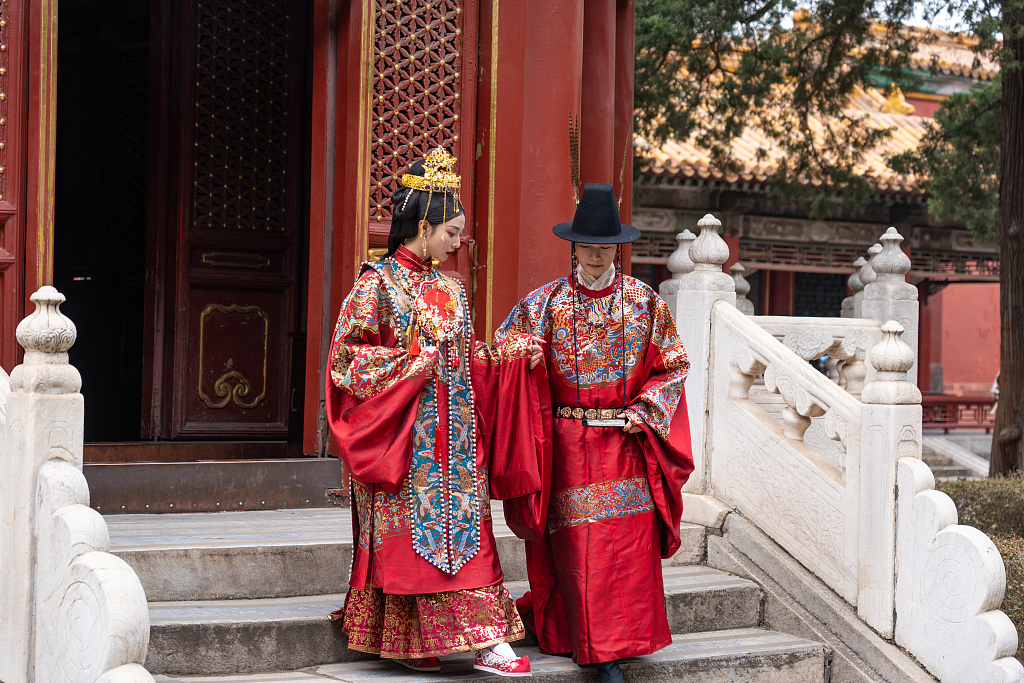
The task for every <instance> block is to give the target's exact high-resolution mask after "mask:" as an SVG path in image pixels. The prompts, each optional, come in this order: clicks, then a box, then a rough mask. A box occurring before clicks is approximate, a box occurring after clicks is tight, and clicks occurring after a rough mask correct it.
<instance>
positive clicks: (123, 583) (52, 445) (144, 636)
mask: <svg viewBox="0 0 1024 683" xmlns="http://www.w3.org/2000/svg"><path fill="white" fill-rule="evenodd" d="M31 300H32V301H33V302H34V303H35V305H36V310H35V312H34V313H32V314H31V315H30V316H28V317H27V318H26V319H25V320H23V321H22V322H21V324H20V325H18V330H17V337H18V341H19V342H20V343H21V345H22V346H23V347H24V348H25V362H24V363H23V364H22V365H19V366H18V367H16V368H15V369H14V371H13V372H12V373H11V377H10V393H9V394H7V396H6V409H5V413H6V414H5V420H4V421H3V423H2V429H0V516H2V521H0V529H2V532H0V533H2V534H3V536H2V539H0V541H2V542H0V614H2V615H3V618H2V619H0V648H2V650H0V680H3V681H4V683H44V682H45V683H71V682H74V683H114V682H115V681H116V682H117V683H143V682H145V683H151V682H152V681H153V678H152V676H150V675H149V673H148V672H147V671H146V670H145V669H144V668H143V667H142V665H141V662H143V661H144V660H145V656H146V648H147V645H148V642H149V611H148V607H147V604H146V595H145V592H144V591H143V589H142V584H141V583H140V582H139V579H138V577H137V576H136V575H135V572H134V571H132V569H131V567H129V566H128V565H127V564H126V563H125V562H124V561H123V560H121V559H119V558H117V557H114V556H113V555H111V554H109V553H107V552H106V551H107V550H109V545H110V540H109V536H108V534H107V527H106V523H105V522H104V521H103V518H102V517H101V516H100V515H99V513H97V512H96V511H95V510H92V509H90V508H89V507H88V505H89V489H88V485H87V484H86V481H85V477H84V476H83V475H82V433H83V420H84V401H83V398H82V395H81V394H80V393H79V389H80V388H81V385H82V379H81V376H80V375H79V374H78V371H77V370H76V369H75V368H74V367H73V366H72V365H70V364H69V363H68V353H67V352H68V349H69V348H71V345H72V344H74V342H75V336H76V330H75V326H74V324H73V323H72V322H71V321H70V320H68V318H66V317H65V316H64V315H63V314H62V313H61V312H60V304H61V303H62V302H63V301H64V296H63V295H61V294H60V293H59V292H58V291H57V290H56V289H54V288H53V287H49V286H47V287H42V288H40V289H39V291H37V292H36V293H35V294H33V295H32V297H31Z"/></svg>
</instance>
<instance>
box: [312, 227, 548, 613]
mask: <svg viewBox="0 0 1024 683" xmlns="http://www.w3.org/2000/svg"><path fill="white" fill-rule="evenodd" d="M442 280H445V281H447V285H449V286H448V288H447V291H449V292H453V293H454V296H453V299H454V301H453V306H460V307H462V309H463V310H464V309H465V301H464V300H463V299H462V296H464V295H462V293H461V288H460V287H459V285H458V283H456V282H455V281H453V280H450V278H447V277H446V276H444V275H442V274H440V273H439V272H438V271H436V270H434V269H432V268H431V267H430V266H429V265H428V264H426V263H425V262H424V261H423V260H421V259H419V258H417V257H416V256H415V255H413V254H412V253H411V252H409V251H408V250H406V249H405V248H404V247H403V248H401V249H400V250H399V252H398V253H397V254H396V255H395V257H394V258H393V259H385V260H384V261H382V262H380V263H377V264H369V265H367V266H365V267H364V269H363V271H362V273H361V275H360V277H359V279H358V281H357V282H356V284H355V286H354V287H353V289H352V291H351V293H350V294H349V295H348V297H347V298H346V299H345V302H344V304H343V305H342V309H341V313H340V315H339V317H338V324H337V328H336V330H335V334H334V340H333V343H332V345H331V355H330V373H329V377H328V378H327V413H328V419H329V421H330V426H331V429H332V430H333V433H334V435H335V437H336V438H337V441H338V443H339V445H340V447H341V454H342V458H343V460H344V462H345V464H346V465H347V466H348V468H349V471H350V472H351V475H352V490H353V508H354V512H355V514H353V516H352V517H353V536H354V539H355V542H354V543H353V562H352V573H351V578H350V579H349V585H350V586H351V587H352V588H354V589H359V590H362V589H368V588H381V589H383V591H384V593H386V594H393V595H415V594H426V593H439V592H444V591H455V590H467V589H475V588H480V587H484V586H493V585H496V584H498V583H501V581H502V580H503V575H502V572H501V567H500V565H499V563H498V556H497V552H496V550H495V544H494V536H493V533H492V531H491V516H490V504H489V499H490V498H496V499H507V498H514V497H525V498H524V499H523V500H521V508H522V509H524V510H527V513H526V514H525V516H524V520H525V522H524V523H526V524H528V525H529V526H530V527H532V528H534V529H538V530H539V529H541V528H542V527H543V512H542V509H543V507H544V505H543V499H542V494H541V486H542V476H541V467H542V466H543V463H544V462H546V460H547V459H548V458H549V457H550V448H551V436H550V427H549V426H548V425H550V417H549V416H550V395H549V393H548V392H547V386H546V385H547V376H546V370H545V368H544V366H543V365H541V366H539V367H538V368H537V369H536V370H534V371H533V372H531V371H530V369H529V362H530V349H529V346H530V338H529V335H513V336H508V335H506V336H505V337H504V338H503V341H502V343H501V344H499V345H497V346H496V348H494V349H492V348H490V347H488V346H487V345H485V344H483V343H481V342H478V341H476V339H475V338H473V336H472V334H471V333H470V332H469V330H470V327H469V325H468V324H466V325H465V327H464V333H460V334H459V335H458V337H457V338H456V339H455V340H454V341H453V342H452V343H451V344H449V346H448V347H447V348H446V350H445V352H444V353H442V349H441V348H439V347H438V346H433V345H431V344H430V339H429V336H426V335H424V334H423V323H424V321H423V320H421V319H418V318H417V316H418V315H419V314H418V313H417V309H416V307H415V299H416V295H417V293H418V292H419V291H420V288H421V287H422V286H423V285H424V283H425V282H426V283H427V286H428V288H429V286H430V285H431V283H436V282H440V281H442ZM423 291H426V290H425V289H424V290H423ZM467 316H468V312H467ZM467 319H468V318H467ZM467 342H468V344H467ZM467 351H468V354H467ZM445 356H446V357H445ZM453 359H454V360H453ZM450 366H451V367H456V370H452V369H451V367H450ZM459 373H461V374H459ZM466 375H468V377H469V381H465V376H466ZM452 377H454V378H456V379H458V378H462V379H459V380H458V381H455V380H453V379H450V378H452ZM446 378H448V379H447V380H446ZM449 385H450V386H449ZM470 388H471V389H472V391H471V392H470V391H469V389H470ZM499 395H500V396H501V406H500V410H499V406H498V396H499ZM452 402H455V409H454V411H453V410H452V409H451V408H452V406H451V405H450V403H452ZM545 415H547V416H548V417H547V419H545ZM453 416H454V420H455V421H456V422H457V424H452V420H453ZM545 429H547V430H548V431H545ZM430 441H433V448H432V449H431V450H430V451H429V456H430V457H428V458H426V459H425V461H423V462H421V463H420V465H421V466H420V468H419V470H417V472H410V467H412V466H413V465H415V463H416V459H417V457H420V458H421V460H422V456H423V450H422V447H423V446H424V444H428V443H429V442H430ZM466 441H472V442H473V444H474V445H475V449H474V450H475V458H472V461H467V460H466V458H462V459H460V458H459V451H458V449H456V448H455V447H454V446H455V445H460V446H462V447H463V450H464V451H466V452H469V449H468V448H467V444H466V443H465V442H466ZM417 449H419V450H417ZM430 470H433V471H434V475H433V476H434V482H433V483H430V482H428V481H427V479H428V478H429V477H428V474H427V473H428V472H429V471H430ZM421 480H422V481H421ZM531 494H532V495H531ZM470 506H471V507H472V508H473V509H469V508H470ZM530 510H533V512H529V511H530ZM474 527H475V528H474ZM460 539H461V540H460ZM417 542H419V544H420V546H422V547H417Z"/></svg>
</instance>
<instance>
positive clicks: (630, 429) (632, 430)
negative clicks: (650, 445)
mask: <svg viewBox="0 0 1024 683" xmlns="http://www.w3.org/2000/svg"><path fill="white" fill-rule="evenodd" d="M616 417H626V414H625V413H619V414H618V415H616ZM622 431H624V432H626V433H628V434H637V433H639V432H642V431H644V429H643V427H641V426H639V425H635V424H633V423H632V422H631V421H630V420H629V419H627V420H626V426H625V427H623V428H622Z"/></svg>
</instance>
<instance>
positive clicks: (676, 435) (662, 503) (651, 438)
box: [639, 392, 693, 558]
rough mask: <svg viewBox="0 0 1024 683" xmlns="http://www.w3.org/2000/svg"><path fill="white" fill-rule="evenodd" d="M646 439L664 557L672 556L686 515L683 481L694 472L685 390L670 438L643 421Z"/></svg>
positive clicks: (647, 458)
mask: <svg viewBox="0 0 1024 683" xmlns="http://www.w3.org/2000/svg"><path fill="white" fill-rule="evenodd" d="M639 425H640V426H641V427H642V428H643V430H644V438H641V439H640V444H641V446H642V447H643V451H644V461H645V464H646V466H647V480H648V482H649V483H650V485H651V495H652V496H653V498H654V504H655V506H656V507H657V509H658V516H659V518H660V520H661V524H660V525H659V529H660V540H661V556H662V557H663V558H669V557H672V556H673V555H675V553H676V551H677V550H679V544H680V538H679V522H680V520H681V519H682V516H683V493H682V490H683V484H685V483H686V481H687V480H688V479H689V478H690V473H691V472H693V449H692V447H691V444H690V419H689V417H688V416H687V410H686V393H685V392H683V393H682V395H681V396H680V397H679V405H678V407H677V408H676V411H675V415H674V416H673V417H672V423H671V425H672V426H671V428H670V430H669V434H668V438H662V437H661V435H660V434H659V433H658V432H657V431H656V430H655V429H654V428H653V427H651V426H650V425H648V424H647V423H645V422H640V423H639Z"/></svg>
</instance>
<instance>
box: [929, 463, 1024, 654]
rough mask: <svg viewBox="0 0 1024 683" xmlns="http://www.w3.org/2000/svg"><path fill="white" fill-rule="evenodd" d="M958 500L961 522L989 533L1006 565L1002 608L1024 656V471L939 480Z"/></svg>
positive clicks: (938, 488) (1018, 652) (940, 484)
mask: <svg viewBox="0 0 1024 683" xmlns="http://www.w3.org/2000/svg"><path fill="white" fill-rule="evenodd" d="M935 488H936V489H937V490H939V491H942V492H943V493H945V494H946V495H948V496H949V497H950V498H952V499H953V502H954V503H955V504H956V511H957V514H958V516H959V521H960V523H961V524H967V525H968V526H973V527H975V528H977V529H980V530H982V531H984V532H985V533H986V534H988V535H989V536H990V537H991V538H992V541H993V542H994V543H995V545H996V548H998V549H999V554H1000V555H1001V556H1002V558H1003V566H1005V567H1006V595H1005V597H1004V598H1003V604H1002V605H1000V607H999V608H1000V609H1001V610H1002V611H1003V612H1005V613H1006V615H1007V616H1008V617H1010V620H1011V621H1012V622H1013V624H1014V626H1016V627H1017V658H1018V659H1020V658H1022V657H1024V537H1022V534H1024V479H1022V478H1021V473H1019V472H1018V473H1015V474H1012V475H1010V476H1008V477H993V478H992V479H981V480H977V481H971V480H966V479H961V480H960V481H946V482H939V483H938V484H937V485H936V487H935Z"/></svg>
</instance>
